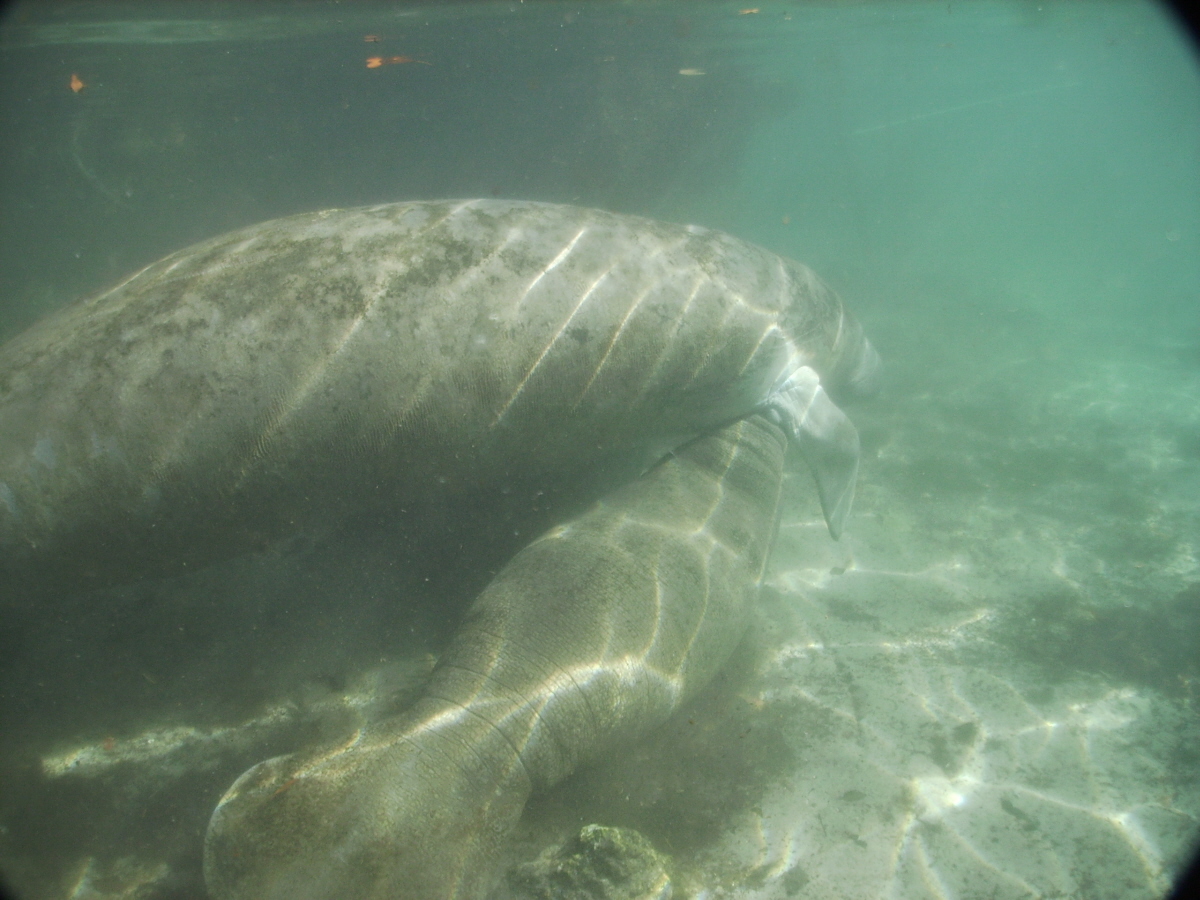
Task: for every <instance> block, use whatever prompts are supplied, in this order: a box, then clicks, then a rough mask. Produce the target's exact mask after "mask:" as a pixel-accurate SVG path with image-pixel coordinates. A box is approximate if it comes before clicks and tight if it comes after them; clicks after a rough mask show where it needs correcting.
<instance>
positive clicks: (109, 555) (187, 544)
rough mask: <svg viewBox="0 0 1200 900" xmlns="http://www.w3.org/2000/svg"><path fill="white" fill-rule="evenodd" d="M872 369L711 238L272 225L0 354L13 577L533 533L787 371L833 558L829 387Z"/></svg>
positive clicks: (385, 216)
mask: <svg viewBox="0 0 1200 900" xmlns="http://www.w3.org/2000/svg"><path fill="white" fill-rule="evenodd" d="M877 371H878V357H877V356H876V354H875V351H874V350H873V349H872V348H871V346H870V344H869V343H868V342H867V340H866V339H865V337H864V336H863V334H862V330H861V328H860V327H859V326H858V324H857V323H856V322H855V321H854V320H853V319H852V318H851V317H850V316H849V315H848V314H847V313H846V312H845V311H844V310H843V308H842V304H841V301H840V300H839V299H838V298H837V296H836V295H835V294H834V293H833V292H832V291H830V290H829V289H828V288H827V287H825V285H824V284H822V283H821V281H820V280H819V279H818V278H817V277H816V276H815V275H813V273H812V272H811V271H810V270H808V269H807V268H805V267H804V266H801V265H799V264H797V263H794V262H790V261H788V260H785V259H782V258H780V257H778V256H776V255H774V254H772V253H769V252H767V251H765V250H762V249H761V248H758V247H755V246H752V245H750V244H746V243H744V242H742V241H739V240H737V239H735V238H732V237H729V236H728V235H724V234H721V233H719V232H715V231H710V230H707V229H703V228H696V227H683V226H678V225H666V224H661V223H657V222H652V221H648V220H645V219H639V218H633V217H629V216H620V215H613V214H611V213H606V212H600V211H596V210H586V209H578V208H574V207H568V206H557V205H550V204H541V203H520V202H505V201H486V200H475V201H466V202H423V203H400V204H391V205H384V206H375V207H369V208H365V209H351V210H332V211H327V212H319V213H312V214H305V215H299V216H293V217H291V218H287V219H281V220H278V221H272V222H266V223H263V224H260V225H255V226H252V227H249V228H245V229H242V230H240V231H235V232H233V233H231V234H227V235H224V236H222V237H218V238H215V239H213V240H210V241H208V242H205V243H202V244H199V245H196V246H194V247H191V248H188V249H186V250H183V251H180V252H178V253H176V254H174V255H172V256H169V257H167V258H166V259H164V260H162V261H160V262H157V263H155V264H153V265H151V266H149V267H148V268H146V269H144V270H142V271H141V272H139V273H137V274H136V275H134V276H133V277H131V278H130V279H128V280H127V281H125V282H124V283H122V284H120V285H118V286H116V287H115V288H113V289H111V290H109V291H107V292H105V293H103V294H101V295H99V296H97V297H94V298H92V299H90V300H87V301H84V302H81V303H79V304H76V305H74V306H72V307H69V308H67V309H66V310H64V311H62V312H60V313H58V314H56V315H53V316H50V317H48V318H46V319H45V320H43V321H42V322H40V323H38V324H36V325H35V326H34V327H33V328H31V329H30V330H29V331H27V332H26V333H24V334H22V335H19V336H18V337H17V338H15V339H14V340H12V341H10V342H9V343H8V344H6V345H5V346H4V347H3V348H0V578H3V579H6V580H8V581H13V582H15V581H18V580H19V581H20V582H23V583H25V584H32V585H40V584H46V583H49V582H54V583H56V584H95V583H105V582H109V583H111V582H113V581H119V580H129V579H131V578H133V577H136V576H137V575H142V574H152V573H163V572H168V571H178V570H180V569H182V568H183V567H192V568H194V567H195V565H197V564H200V563H204V562H209V561H211V560H214V559H219V558H222V557H226V556H230V555H233V554H235V553H239V552H245V550H246V549H248V548H253V547H256V546H261V544H262V542H263V541H264V540H265V539H269V538H271V537H273V536H276V535H281V534H287V533H289V532H293V531H296V530H299V529H303V528H306V527H310V528H315V527H326V526H328V525H329V524H331V523H336V522H339V521H342V520H344V519H346V518H347V517H349V516H351V515H362V514H364V512H366V511H371V510H381V511H383V512H384V513H386V514H387V515H389V516H391V517H392V518H396V517H397V515H398V513H399V511H401V510H403V511H404V513H403V517H404V518H406V519H407V521H409V522H412V523H422V522H424V523H428V527H429V528H432V527H433V523H434V522H435V521H436V520H437V517H438V515H439V514H442V511H445V510H451V511H452V512H451V513H449V514H447V515H449V516H450V518H451V519H455V518H457V519H462V518H465V517H466V514H469V515H470V516H471V517H475V518H481V519H485V520H494V521H500V520H502V519H504V518H505V517H506V516H516V517H519V518H520V519H521V520H522V524H524V525H527V526H528V527H527V528H525V529H524V532H528V530H529V527H537V528H540V527H545V526H547V525H550V524H553V522H554V521H555V519H556V518H561V516H562V515H564V514H565V513H567V512H572V511H578V510H579V509H582V508H583V507H585V506H586V504H587V503H589V502H591V500H593V499H595V498H596V497H598V496H600V495H602V494H603V493H604V492H605V491H607V490H609V489H611V488H612V487H614V486H616V485H619V484H622V483H625V482H627V481H628V480H630V479H631V478H633V477H636V476H637V475H638V474H640V473H641V472H643V471H645V470H646V469H647V468H648V466H649V465H650V464H652V463H653V462H654V461H655V460H657V459H659V458H661V457H662V456H663V455H664V454H665V453H667V452H669V451H670V450H671V449H673V448H674V447H676V446H679V445H680V444H681V443H683V442H684V441H686V440H688V439H690V438H691V437H693V436H695V435H698V434H703V433H705V432H707V431H709V430H711V429H712V428H714V427H715V426H717V425H720V424H723V423H725V422H728V421H730V420H732V419H735V418H738V417H740V416H743V415H746V414H747V413H749V412H750V411H752V410H753V409H755V408H756V407H757V406H758V405H760V404H761V403H762V402H763V401H764V400H765V399H766V398H768V397H769V396H771V395H772V394H773V393H775V392H777V391H778V390H779V389H780V387H781V386H782V385H783V384H785V383H787V382H788V381H789V379H793V380H794V379H795V378H796V377H797V375H798V373H799V375H800V376H802V377H807V379H808V381H809V383H810V398H809V402H810V405H811V415H810V417H809V419H810V421H809V426H808V427H807V428H806V429H802V431H801V434H800V439H801V446H802V448H803V449H806V451H807V452H806V456H807V458H808V459H809V461H810V463H811V464H812V465H813V469H814V472H815V473H816V475H817V481H818V486H819V487H820V490H821V499H822V503H823V504H824V509H825V513H826V517H827V520H828V522H829V525H830V528H831V530H832V531H833V532H834V534H835V536H836V535H837V533H838V532H839V531H840V529H841V526H842V522H843V520H844V518H845V514H846V510H847V509H848V508H849V503H850V499H851V497H852V495H853V488H854V477H855V472H856V467H857V459H858V441H857V436H856V434H855V432H854V429H853V427H852V426H851V425H850V423H849V421H848V420H846V419H845V417H844V416H843V415H842V414H841V413H840V411H839V410H838V409H837V407H836V406H834V404H833V402H832V401H830V400H829V398H828V397H827V396H826V393H825V392H826V391H828V392H830V393H831V394H832V395H833V396H834V397H835V398H836V397H839V396H851V395H853V394H855V393H865V392H869V391H870V390H871V389H872V388H873V387H874V384H875V382H876V381H877ZM533 508H537V509H540V510H543V511H544V518H543V519H542V520H541V521H533V522H532V523H531V522H530V520H529V516H530V512H529V511H530V510H531V509H533ZM464 511H465V512H464ZM496 533H497V535H499V536H500V539H502V538H503V535H505V534H507V535H511V534H512V529H497V532H496ZM535 533H536V532H535ZM509 540H511V537H510V538H509ZM521 541H522V542H524V541H527V538H522V539H521ZM512 549H514V550H515V549H516V547H513V548H512Z"/></svg>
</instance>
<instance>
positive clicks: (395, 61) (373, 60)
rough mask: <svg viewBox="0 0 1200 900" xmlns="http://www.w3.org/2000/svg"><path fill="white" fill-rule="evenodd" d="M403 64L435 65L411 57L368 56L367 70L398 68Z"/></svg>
mask: <svg viewBox="0 0 1200 900" xmlns="http://www.w3.org/2000/svg"><path fill="white" fill-rule="evenodd" d="M402 63H420V64H421V65H423V66H432V65H433V63H429V62H425V60H423V59H413V58H412V57H411V56H368V57H367V68H368V69H378V68H379V67H380V66H396V65H400V64H402Z"/></svg>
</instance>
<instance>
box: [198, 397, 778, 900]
mask: <svg viewBox="0 0 1200 900" xmlns="http://www.w3.org/2000/svg"><path fill="white" fill-rule="evenodd" d="M786 445H787V438H786V436H785V434H784V432H783V430H782V429H780V428H779V427H778V426H776V425H774V424H773V423H771V422H770V421H768V420H767V419H766V418H764V417H763V416H762V415H754V416H751V417H749V418H747V419H743V420H741V421H739V422H736V423H734V424H733V425H729V426H727V427H725V428H724V429H722V430H720V431H718V432H717V433H715V434H713V435H711V436H709V437H706V438H701V439H700V440H698V441H696V442H694V443H691V444H688V445H686V446H685V447H683V448H681V449H680V450H679V451H678V453H677V454H676V455H674V456H672V457H671V458H669V459H667V460H666V461H665V462H663V463H662V464H661V465H659V466H658V467H656V468H655V469H653V470H651V472H649V473H648V474H647V475H646V476H645V477H643V478H642V479H639V480H638V481H636V482H634V483H633V484H630V485H627V486H626V487H624V488H622V489H620V490H618V491H616V492H615V493H614V494H613V495H612V496H611V497H610V498H606V499H605V500H602V501H600V503H599V504H598V505H597V506H596V507H595V508H594V509H592V510H590V511H589V512H587V513H585V514H584V515H583V516H581V517H579V518H577V519H574V520H572V521H571V522H570V523H568V524H567V525H565V526H561V527H559V528H557V529H554V530H552V531H550V532H549V533H548V534H546V535H544V536H543V537H541V538H540V539H538V540H537V541H535V542H534V543H533V544H531V545H530V546H528V547H526V548H525V549H524V550H522V551H521V552H520V553H518V554H517V555H516V557H514V558H513V560H512V561H511V562H510V563H509V564H508V565H507V566H505V568H504V569H503V570H501V572H500V573H499V574H498V575H497V576H496V578H495V580H494V581H492V583H491V584H489V585H488V587H487V588H485V589H484V591H483V593H482V594H481V595H480V596H479V598H478V599H477V600H476V602H475V604H474V606H472V608H471V611H470V612H469V613H468V615H467V619H466V621H465V622H464V623H463V625H462V627H461V628H460V629H459V631H458V633H457V634H456V635H455V637H454V639H453V640H452V642H451V644H450V646H449V648H448V649H447V650H446V652H445V653H444V654H443V655H442V657H441V659H440V660H439V662H438V665H437V667H436V668H435V669H434V672H433V675H432V676H431V678H430V683H429V685H428V687H427V688H426V691H425V694H424V696H423V697H422V698H421V699H420V700H419V701H418V702H417V703H416V704H415V705H414V706H413V707H412V708H411V709H410V710H409V711H408V713H407V714H406V715H404V716H402V717H401V718H399V719H397V720H394V721H391V722H388V723H386V724H384V725H381V726H377V727H374V728H368V729H366V730H362V731H359V732H357V733H355V734H354V735H352V736H351V737H350V738H349V740H347V741H346V742H345V743H344V744H342V745H341V746H339V747H334V748H327V749H324V750H322V751H319V752H316V753H314V754H311V755H299V756H290V757H280V758H276V759H272V760H268V761H267V762H264V763H261V764H259V765H258V766H255V767H254V768H252V769H251V770H250V771H249V772H247V773H246V774H245V775H243V776H242V777H241V778H240V779H239V780H238V781H237V782H236V783H235V784H234V786H233V787H232V788H230V790H229V791H228V792H227V793H226V794H225V796H224V797H223V798H222V799H221V802H220V803H219V804H218V806H217V810H216V812H215V813H214V814H213V817H212V821H211V822H210V824H209V829H208V839H207V843H206V847H205V881H206V883H207V884H208V888H209V891H210V892H211V893H212V894H213V896H214V897H216V898H219V900H235V898H236V900H317V898H329V900H334V898H339V900H340V898H352V900H366V898H370V900H385V898H397V897H413V898H418V897H419V898H422V900H436V898H479V897H482V896H485V894H486V891H487V888H488V887H489V886H490V884H491V881H492V878H493V875H494V872H493V868H494V866H493V861H494V860H495V858H496V856H497V853H498V850H499V847H500V844H501V842H502V841H503V840H504V838H505V836H506V835H507V834H508V833H509V831H510V830H511V829H512V827H513V826H514V825H515V824H516V822H517V819H518V817H519V816H520V814H521V810H522V809H523V808H524V806H525V801H526V799H527V798H528V797H529V795H530V793H531V792H532V791H537V790H542V789H544V788H546V787H549V786H550V785H552V784H554V783H555V782H557V781H559V780H560V779H562V778H563V777H565V776H566V775H567V774H569V773H570V772H571V771H572V770H573V769H574V768H575V767H576V766H577V765H579V764H581V763H585V762H587V761H589V760H592V759H595V758H596V757H597V756H598V755H600V754H601V753H603V752H605V751H606V750H611V749H613V748H615V747H619V746H621V745H623V744H627V743H628V742H629V741H630V740H632V739H634V738H636V737H638V736H639V735H640V734H642V733H643V732H645V731H646V730H647V729H648V728H650V727H652V726H653V725H655V724H658V723H660V722H663V721H665V720H666V719H667V717H668V716H670V715H671V713H672V712H674V711H675V710H676V709H677V708H678V707H679V705H680V704H681V703H683V702H685V701H686V700H687V699H689V698H690V697H691V696H693V695H694V694H695V692H696V691H697V690H698V689H699V688H701V687H703V686H704V685H705V684H706V683H707V682H708V680H709V679H710V678H711V677H712V676H713V675H714V674H715V673H716V671H717V670H718V669H719V668H720V667H721V666H722V665H723V664H724V663H725V660H726V659H727V657H728V656H729V653H730V652H731V651H732V649H733V647H734V646H735V645H736V644H737V642H738V641H739V640H740V638H741V635H742V633H743V626H744V624H745V618H746V613H747V607H748V601H749V599H750V597H751V595H752V593H753V590H754V588H755V587H756V585H757V583H758V580H759V578H760V576H761V574H762V569H763V565H764V564H765V562H766V557H767V551H768V548H769V547H770V543H771V538H772V534H773V531H774V527H775V512H776V505H777V503H778V500H779V491H780V485H781V483H782V476H783V460H784V451H785V449H786Z"/></svg>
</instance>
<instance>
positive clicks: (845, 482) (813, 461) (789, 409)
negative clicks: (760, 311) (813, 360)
mask: <svg viewBox="0 0 1200 900" xmlns="http://www.w3.org/2000/svg"><path fill="white" fill-rule="evenodd" d="M872 352H874V351H872ZM767 405H768V407H769V408H770V409H771V410H772V411H775V412H777V413H778V417H779V418H780V419H782V420H783V422H784V423H785V425H786V426H787V427H788V428H789V429H790V430H791V432H792V436H793V438H794V439H795V441H796V446H797V447H798V448H799V450H800V453H801V454H802V455H803V456H804V460H805V462H807V463H808V467H809V469H810V470H811V471H812V474H813V479H814V480H815V481H816V482H817V493H818V494H819V495H820V497H821V511H822V512H823V513H824V514H825V524H826V525H827V526H828V527H829V533H830V534H831V535H832V536H833V539H834V540H835V541H836V540H838V539H839V538H840V537H841V536H842V527H843V526H844V525H845V524H846V516H847V515H849V514H850V507H851V506H852V505H853V503H854V486H855V483H856V482H857V481H858V456H859V443H858V431H857V430H856V429H855V427H854V423H853V422H851V421H850V420H849V419H848V418H846V414H845V413H844V412H842V411H841V410H840V409H838V407H837V404H835V403H834V402H833V400H831V399H830V398H829V395H828V394H827V393H825V389H824V388H823V387H821V381H820V378H819V376H818V375H817V373H816V372H814V371H813V370H812V369H810V368H809V367H807V366H802V367H801V368H799V369H797V370H796V372H794V373H793V374H792V376H791V377H790V378H789V379H788V381H787V383H786V385H785V386H784V389H782V390H780V391H779V392H777V393H776V394H774V395H772V397H771V398H770V399H769V400H768V402H767Z"/></svg>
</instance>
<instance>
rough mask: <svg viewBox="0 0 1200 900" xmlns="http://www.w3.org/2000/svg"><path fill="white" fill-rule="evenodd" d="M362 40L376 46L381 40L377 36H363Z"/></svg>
mask: <svg viewBox="0 0 1200 900" xmlns="http://www.w3.org/2000/svg"><path fill="white" fill-rule="evenodd" d="M363 40H364V41H366V42H367V43H368V44H378V43H379V41H380V40H381V38H380V37H379V35H377V34H368V35H364V36H363Z"/></svg>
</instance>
